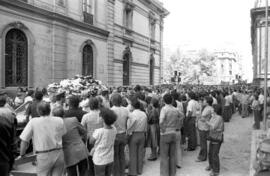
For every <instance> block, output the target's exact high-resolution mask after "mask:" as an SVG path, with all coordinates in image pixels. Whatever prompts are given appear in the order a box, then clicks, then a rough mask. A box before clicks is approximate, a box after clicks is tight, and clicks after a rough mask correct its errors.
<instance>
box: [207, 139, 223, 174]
mask: <svg viewBox="0 0 270 176" xmlns="http://www.w3.org/2000/svg"><path fill="white" fill-rule="evenodd" d="M221 144H222V143H221V142H212V141H210V143H209V153H208V158H209V159H208V161H209V166H210V168H211V169H212V170H213V172H214V173H219V171H220V162H219V150H220V147H221Z"/></svg>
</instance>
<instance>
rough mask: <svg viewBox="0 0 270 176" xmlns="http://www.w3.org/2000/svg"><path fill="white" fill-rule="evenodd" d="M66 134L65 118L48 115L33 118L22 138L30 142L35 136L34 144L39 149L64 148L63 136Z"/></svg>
mask: <svg viewBox="0 0 270 176" xmlns="http://www.w3.org/2000/svg"><path fill="white" fill-rule="evenodd" d="M64 134H66V127H65V124H64V121H63V119H61V118H59V117H53V116H46V117H39V118H33V119H31V120H30V121H29V122H28V124H27V125H26V127H25V128H24V130H23V132H22V134H21V135H20V138H21V140H23V141H27V142H29V141H30V139H32V138H33V145H34V148H35V149H36V150H37V151H44V150H50V149H55V148H62V136H63V135H64Z"/></svg>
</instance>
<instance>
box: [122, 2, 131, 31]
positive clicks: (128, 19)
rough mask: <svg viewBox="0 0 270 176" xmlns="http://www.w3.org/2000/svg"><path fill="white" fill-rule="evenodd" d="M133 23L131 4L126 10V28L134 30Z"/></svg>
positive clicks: (127, 5)
mask: <svg viewBox="0 0 270 176" xmlns="http://www.w3.org/2000/svg"><path fill="white" fill-rule="evenodd" d="M132 23H133V6H132V5H130V4H126V8H125V10H124V26H125V27H126V28H127V29H132V25H133V24H132Z"/></svg>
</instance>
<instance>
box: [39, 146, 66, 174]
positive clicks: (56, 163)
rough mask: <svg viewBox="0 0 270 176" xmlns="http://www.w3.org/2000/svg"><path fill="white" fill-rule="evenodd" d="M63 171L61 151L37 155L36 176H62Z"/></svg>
mask: <svg viewBox="0 0 270 176" xmlns="http://www.w3.org/2000/svg"><path fill="white" fill-rule="evenodd" d="M64 169H65V167H64V153H63V151H62V150H55V151H51V152H48V153H40V154H37V175H38V176H59V175H63V174H64Z"/></svg>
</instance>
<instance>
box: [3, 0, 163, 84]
mask: <svg viewBox="0 0 270 176" xmlns="http://www.w3.org/2000/svg"><path fill="white" fill-rule="evenodd" d="M59 1H61V0H46V1H45V0H28V3H27V4H24V3H22V2H20V1H18V2H16V3H14V1H12V2H9V1H8V0H3V1H1V2H0V57H1V58H0V65H3V63H4V59H5V56H4V48H5V46H4V43H5V42H4V38H5V36H4V33H5V32H7V31H5V30H6V29H7V26H12V25H15V28H17V27H16V25H17V24H19V25H21V26H23V29H21V30H22V31H23V32H25V34H26V36H27V38H28V40H29V42H31V43H32V45H29V46H28V48H29V51H30V53H29V56H28V61H29V64H28V65H29V71H28V72H29V73H28V75H29V76H28V78H29V80H28V87H44V86H46V85H47V84H49V83H51V82H58V81H60V80H62V79H65V78H71V77H73V76H74V75H77V74H81V73H82V48H83V46H84V45H85V44H87V43H88V44H91V46H92V48H93V51H94V77H95V78H96V79H98V80H101V81H102V82H104V83H105V84H109V85H122V84H123V64H122V62H123V52H124V51H125V49H126V48H127V47H129V48H130V52H131V53H132V59H131V66H130V68H131V76H130V84H132V85H134V84H145V85H149V82H150V80H149V74H150V66H149V61H150V56H151V55H152V56H154V58H155V69H154V84H159V83H160V77H161V73H162V72H161V68H162V67H161V64H162V59H163V57H162V40H161V37H160V36H161V32H162V31H161V30H160V25H161V19H162V18H163V17H161V15H160V14H157V13H156V12H154V16H155V17H156V19H157V21H156V35H155V36H156V38H155V41H154V42H151V41H150V35H151V34H150V23H149V13H150V11H151V12H152V13H153V11H155V9H150V7H148V6H147V5H145V4H143V3H141V2H140V1H139V0H134V1H133V4H134V10H133V28H132V36H131V37H130V36H129V37H130V38H128V39H126V36H125V28H124V26H123V18H124V17H123V10H124V7H125V3H124V2H123V0H93V9H92V12H93V14H94V24H93V26H87V25H86V24H84V23H83V20H84V18H83V14H82V12H83V9H82V8H83V6H82V0H78V1H74V0H63V3H60V4H59ZM78 2H79V3H78ZM54 3H56V4H54ZM20 4H21V5H20ZM29 4H30V5H31V6H32V7H33V9H31V8H30V9H29ZM39 11H41V12H39ZM50 12H52V13H55V14H59V16H58V15H54V16H53V15H51V13H50ZM66 17H67V18H66ZM76 24H78V25H76ZM88 27H89V28H88ZM18 28H19V29H20V27H18ZM30 55H31V56H30ZM0 73H1V76H0V78H1V79H0V87H5V85H4V84H5V83H4V82H5V81H4V80H5V78H4V73H5V71H4V68H3V67H2V66H1V67H0ZM142 78H143V79H142Z"/></svg>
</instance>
